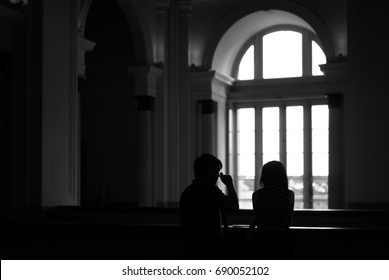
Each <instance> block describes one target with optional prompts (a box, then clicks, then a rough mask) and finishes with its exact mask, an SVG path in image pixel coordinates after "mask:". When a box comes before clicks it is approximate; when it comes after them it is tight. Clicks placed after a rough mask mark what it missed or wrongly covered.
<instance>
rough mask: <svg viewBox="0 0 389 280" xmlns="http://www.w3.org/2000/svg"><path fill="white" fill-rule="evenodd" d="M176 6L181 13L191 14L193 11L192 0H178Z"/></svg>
mask: <svg viewBox="0 0 389 280" xmlns="http://www.w3.org/2000/svg"><path fill="white" fill-rule="evenodd" d="M177 6H178V8H179V11H180V14H181V15H187V16H191V15H192V13H193V0H178V1H177Z"/></svg>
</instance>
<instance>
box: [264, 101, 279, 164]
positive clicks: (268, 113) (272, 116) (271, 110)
mask: <svg viewBox="0 0 389 280" xmlns="http://www.w3.org/2000/svg"><path fill="white" fill-rule="evenodd" d="M262 151H263V158H262V161H263V164H265V163H266V162H268V161H271V160H279V159H280V155H279V153H280V109H279V108H278V107H266V108H263V109H262Z"/></svg>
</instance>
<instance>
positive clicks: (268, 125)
mask: <svg viewBox="0 0 389 280" xmlns="http://www.w3.org/2000/svg"><path fill="white" fill-rule="evenodd" d="M279 128H280V109H279V108H278V107H265V108H263V109H262V129H263V130H264V131H266V130H279Z"/></svg>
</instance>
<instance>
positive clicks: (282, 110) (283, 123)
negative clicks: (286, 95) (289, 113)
mask: <svg viewBox="0 0 389 280" xmlns="http://www.w3.org/2000/svg"><path fill="white" fill-rule="evenodd" d="M280 161H281V162H282V163H283V164H284V165H285V167H286V106H285V104H283V105H281V106H280Z"/></svg>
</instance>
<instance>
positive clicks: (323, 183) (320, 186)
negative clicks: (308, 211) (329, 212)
mask: <svg viewBox="0 0 389 280" xmlns="http://www.w3.org/2000/svg"><path fill="white" fill-rule="evenodd" d="M312 188H313V208H314V209H328V176H314V177H313V184H312Z"/></svg>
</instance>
